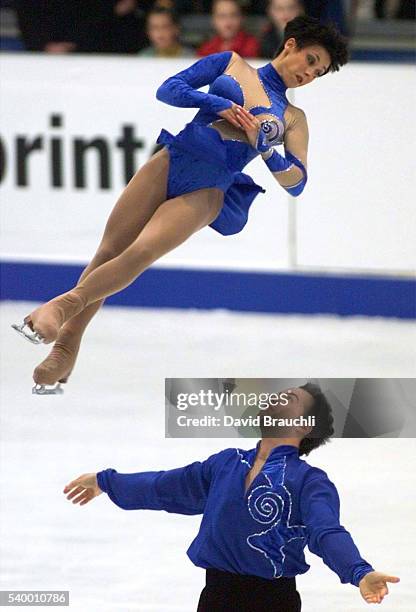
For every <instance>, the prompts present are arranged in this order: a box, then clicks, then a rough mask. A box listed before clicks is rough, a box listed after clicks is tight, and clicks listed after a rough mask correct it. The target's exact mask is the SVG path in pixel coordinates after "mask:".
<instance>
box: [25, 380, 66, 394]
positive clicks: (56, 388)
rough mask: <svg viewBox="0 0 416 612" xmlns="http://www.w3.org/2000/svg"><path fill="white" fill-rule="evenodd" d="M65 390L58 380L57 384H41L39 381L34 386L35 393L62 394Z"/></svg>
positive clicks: (33, 391)
mask: <svg viewBox="0 0 416 612" xmlns="http://www.w3.org/2000/svg"><path fill="white" fill-rule="evenodd" d="M63 392H64V390H63V388H62V386H61V383H59V382H57V383H55V385H53V386H52V385H40V384H38V383H36V384H35V386H34V387H32V393H33V395H62V394H63Z"/></svg>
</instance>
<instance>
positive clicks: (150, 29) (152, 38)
mask: <svg viewBox="0 0 416 612" xmlns="http://www.w3.org/2000/svg"><path fill="white" fill-rule="evenodd" d="M146 32H147V37H148V39H149V42H150V46H149V47H146V49H143V50H142V51H140V53H139V55H141V56H143V57H190V56H192V55H195V50H194V49H191V48H190V47H184V46H183V45H182V44H181V43H180V41H179V34H180V25H179V21H178V19H177V17H176V15H175V13H174V12H173V11H171V10H170V9H168V8H154V9H152V10H151V11H149V13H148V15H147V19H146Z"/></svg>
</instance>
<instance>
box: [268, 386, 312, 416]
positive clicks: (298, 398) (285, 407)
mask: <svg viewBox="0 0 416 612" xmlns="http://www.w3.org/2000/svg"><path fill="white" fill-rule="evenodd" d="M279 395H281V396H283V397H285V396H286V398H285V402H284V403H280V402H279V404H277V405H276V406H269V407H268V408H267V409H266V410H261V411H260V414H268V415H270V416H273V417H278V418H279V419H295V418H297V417H300V416H303V415H305V414H306V413H307V412H308V410H309V409H310V408H312V406H313V404H314V399H313V397H312V395H311V394H310V393H308V392H307V391H305V389H301V388H300V387H297V388H295V389H285V391H279ZM286 399H287V403H286Z"/></svg>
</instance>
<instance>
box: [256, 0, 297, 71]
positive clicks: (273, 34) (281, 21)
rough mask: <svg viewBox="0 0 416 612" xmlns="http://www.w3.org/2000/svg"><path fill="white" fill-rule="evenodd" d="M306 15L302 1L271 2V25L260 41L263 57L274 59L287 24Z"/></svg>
mask: <svg viewBox="0 0 416 612" xmlns="http://www.w3.org/2000/svg"><path fill="white" fill-rule="evenodd" d="M303 13H304V6H303V2H302V0H269V4H268V7H267V15H268V17H269V20H270V21H269V24H268V26H267V27H266V30H265V31H264V33H263V35H262V37H261V39H260V53H261V56H262V57H267V58H270V59H271V58H273V57H275V55H276V51H277V50H278V49H279V47H280V45H281V44H282V40H283V32H284V29H285V27H286V24H287V23H288V22H289V21H292V19H294V18H295V17H297V16H298V15H302V14H303Z"/></svg>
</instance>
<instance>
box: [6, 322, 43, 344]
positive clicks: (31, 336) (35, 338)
mask: <svg viewBox="0 0 416 612" xmlns="http://www.w3.org/2000/svg"><path fill="white" fill-rule="evenodd" d="M12 327H13V329H14V330H15V331H17V333H18V334H20V335H21V336H23V338H26V340H29V342H31V343H32V344H42V342H43V341H44V339H43V337H42V336H41V335H40V334H38V332H34V331H33V330H31V329H30V327H29V325H28V324H27V323H22V324H21V325H17V323H13V324H12ZM25 327H27V329H28V330H29V331H27V330H25Z"/></svg>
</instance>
